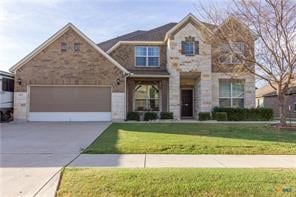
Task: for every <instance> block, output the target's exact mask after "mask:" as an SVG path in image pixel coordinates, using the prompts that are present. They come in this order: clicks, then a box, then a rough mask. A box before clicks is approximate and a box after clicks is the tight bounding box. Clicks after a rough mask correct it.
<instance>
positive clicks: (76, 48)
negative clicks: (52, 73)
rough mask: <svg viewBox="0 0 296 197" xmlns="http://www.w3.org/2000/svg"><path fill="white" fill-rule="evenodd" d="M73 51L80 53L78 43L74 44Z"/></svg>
mask: <svg viewBox="0 0 296 197" xmlns="http://www.w3.org/2000/svg"><path fill="white" fill-rule="evenodd" d="M74 51H80V43H74Z"/></svg>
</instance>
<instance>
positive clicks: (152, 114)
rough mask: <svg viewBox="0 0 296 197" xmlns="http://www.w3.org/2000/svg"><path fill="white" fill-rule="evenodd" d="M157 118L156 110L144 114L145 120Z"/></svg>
mask: <svg viewBox="0 0 296 197" xmlns="http://www.w3.org/2000/svg"><path fill="white" fill-rule="evenodd" d="M156 119H157V113H156V112H146V113H145V114H144V120H145V121H149V120H156Z"/></svg>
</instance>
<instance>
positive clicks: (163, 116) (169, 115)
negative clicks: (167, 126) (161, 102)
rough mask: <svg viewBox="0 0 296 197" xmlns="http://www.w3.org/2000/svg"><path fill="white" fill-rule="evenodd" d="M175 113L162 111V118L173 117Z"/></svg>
mask: <svg viewBox="0 0 296 197" xmlns="http://www.w3.org/2000/svg"><path fill="white" fill-rule="evenodd" d="M173 118H174V115H173V112H161V113H160V119H173Z"/></svg>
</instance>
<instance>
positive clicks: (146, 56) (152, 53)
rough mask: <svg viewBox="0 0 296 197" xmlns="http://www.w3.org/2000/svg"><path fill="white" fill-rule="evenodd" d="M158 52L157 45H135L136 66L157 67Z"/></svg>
mask: <svg viewBox="0 0 296 197" xmlns="http://www.w3.org/2000/svg"><path fill="white" fill-rule="evenodd" d="M159 53H160V50H159V47H135V56H136V57H135V59H136V60H135V61H136V66H139V67H158V66H159Z"/></svg>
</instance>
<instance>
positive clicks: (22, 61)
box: [9, 23, 129, 73]
mask: <svg viewBox="0 0 296 197" xmlns="http://www.w3.org/2000/svg"><path fill="white" fill-rule="evenodd" d="M69 29H72V30H73V31H74V32H76V33H77V34H78V35H79V36H81V37H82V38H83V39H84V40H85V41H86V42H87V43H88V44H90V45H91V46H92V47H93V48H94V49H95V50H96V51H98V52H99V53H101V54H102V55H103V56H104V57H105V58H107V59H108V60H109V61H110V62H111V63H112V64H114V65H115V66H116V67H118V68H119V69H120V70H121V71H123V72H124V73H129V71H128V70H127V69H125V68H124V67H123V66H121V65H120V64H119V63H118V62H117V61H115V60H114V59H113V58H112V57H110V56H109V55H108V54H107V53H106V52H105V51H103V50H102V49H101V48H100V47H99V46H97V45H96V44H95V43H94V42H93V41H92V40H91V39H89V38H88V37H87V36H86V35H85V34H84V33H82V32H81V31H80V30H79V29H78V28H77V27H75V26H74V25H73V24H72V23H68V24H67V25H65V26H64V27H63V28H62V29H60V30H59V31H58V32H56V33H55V34H54V35H52V36H51V37H50V38H49V39H47V40H46V41H45V42H43V43H42V44H41V45H40V46H38V47H37V48H36V49H35V50H33V51H32V52H31V53H29V54H28V55H27V56H26V57H24V58H23V59H21V60H20V61H19V62H18V63H16V64H15V65H14V66H12V67H11V68H10V69H9V71H10V72H15V71H16V70H17V69H19V68H20V67H22V66H23V65H24V64H26V63H27V62H29V61H30V60H31V59H33V58H34V57H35V56H36V55H38V54H39V53H40V52H41V51H42V50H44V49H45V48H46V47H48V46H49V45H50V44H51V43H53V42H54V41H56V40H57V39H58V38H59V37H61V36H62V35H63V34H64V33H65V32H67V31H68V30H69Z"/></svg>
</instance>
